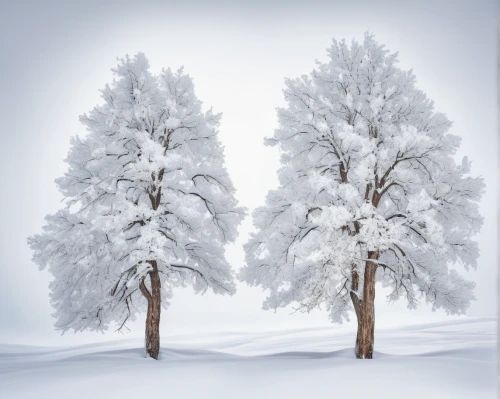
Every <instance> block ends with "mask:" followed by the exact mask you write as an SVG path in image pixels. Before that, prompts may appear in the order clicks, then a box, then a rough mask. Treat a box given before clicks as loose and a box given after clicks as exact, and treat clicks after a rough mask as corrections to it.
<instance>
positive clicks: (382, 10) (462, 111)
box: [0, 0, 497, 344]
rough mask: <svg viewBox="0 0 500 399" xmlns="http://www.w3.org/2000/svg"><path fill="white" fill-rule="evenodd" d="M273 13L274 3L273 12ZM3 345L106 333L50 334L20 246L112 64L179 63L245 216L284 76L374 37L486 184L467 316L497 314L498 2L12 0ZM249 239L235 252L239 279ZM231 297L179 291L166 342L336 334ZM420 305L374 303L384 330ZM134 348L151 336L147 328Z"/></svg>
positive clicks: (414, 316) (263, 177) (265, 180)
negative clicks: (335, 44)
mask: <svg viewBox="0 0 500 399" xmlns="http://www.w3.org/2000/svg"><path fill="white" fill-rule="evenodd" d="M268 3H271V4H268ZM0 7H1V8H0V15H2V16H3V18H2V19H3V21H2V23H1V24H0V33H1V35H2V38H3V40H2V43H1V44H0V50H1V55H2V61H3V62H2V74H1V75H0V84H1V86H0V87H1V90H2V95H1V96H0V110H1V112H2V132H1V133H0V134H1V138H2V140H1V142H0V143H1V144H0V174H1V182H2V188H1V195H0V220H2V226H3V228H2V230H1V231H0V272H1V275H0V277H1V278H0V342H25V343H40V344H46V343H49V344H65V343H70V342H84V341H92V340H99V339H109V338H111V339H114V338H116V337H117V336H116V334H114V333H111V332H110V333H109V334H108V335H107V336H105V337H104V336H102V335H99V334H89V333H83V334H79V335H73V334H69V335H67V336H64V337H63V338H60V337H59V335H58V333H56V332H54V331H53V328H52V324H53V319H52V318H51V316H50V315H51V313H52V309H51V307H50V305H49V297H48V295H49V290H48V282H49V280H50V277H49V275H48V273H47V272H39V271H38V270H37V266H36V265H35V264H34V263H33V262H31V252H30V250H29V248H28V247H27V245H26V237H27V236H28V235H31V234H34V233H37V232H38V231H39V230H40V228H41V226H42V224H43V217H44V215H45V214H47V213H53V212H55V211H56V210H57V209H58V208H59V207H60V205H61V204H60V200H61V195H60V194H59V193H58V191H57V189H56V186H55V184H54V179H55V178H56V177H58V176H60V175H62V174H63V173H64V171H65V170H66V165H65V163H64V162H63V160H64V158H65V156H66V154H67V151H68V149H69V138H70V137H71V136H73V135H75V134H84V133H85V131H84V128H83V127H82V126H81V125H80V124H79V122H78V116H79V115H80V114H82V113H84V112H87V111H89V110H90V109H91V108H92V107H93V106H94V105H96V104H98V103H100V101H101V99H100V97H99V92H98V89H101V88H102V87H103V86H104V84H105V83H106V82H109V81H110V80H111V79H112V74H111V71H110V68H112V67H114V66H115V65H116V58H117V57H123V56H124V55H125V54H126V53H128V54H131V55H132V54H135V53H136V52H138V51H143V52H145V53H146V56H147V57H148V58H149V60H150V63H151V66H152V69H153V71H155V72H158V71H160V70H161V68H162V67H165V68H166V67H169V66H170V67H172V68H178V67H180V66H181V65H184V67H185V70H186V72H187V73H189V74H190V75H191V76H192V77H193V79H194V83H195V89H196V94H197V95H198V97H199V98H200V99H201V100H202V101H203V102H204V104H205V106H206V107H209V106H213V108H214V110H215V111H217V112H222V113H223V118H222V124H221V128H220V136H221V140H222V141H223V143H224V145H225V147H226V162H227V168H228V170H229V172H230V174H231V176H232V178H233V182H234V184H235V186H236V188H237V190H238V192H237V196H238V198H239V200H240V202H241V204H242V205H245V206H247V207H248V208H250V209H253V208H254V207H256V206H258V205H260V204H262V203H263V201H264V197H265V195H266V193H267V190H269V189H270V188H273V187H274V186H275V185H276V182H277V180H276V169H277V167H278V160H279V154H278V152H277V150H276V149H273V148H268V147H264V145H263V138H264V136H268V135H271V134H272V132H273V129H274V128H275V127H276V123H277V118H276V112H275V108H276V107H277V106H281V105H283V104H284V100H283V96H282V89H283V87H284V84H283V82H284V78H285V77H297V76H299V75H301V74H306V73H309V72H310V71H311V70H312V69H313V67H314V65H315V63H314V60H315V59H320V60H325V59H326V48H327V47H329V46H330V43H331V39H332V38H333V37H335V38H337V39H340V38H343V37H345V38H346V39H348V40H350V39H352V38H356V39H358V40H361V39H362V37H363V33H364V32H365V31H370V32H372V33H374V34H375V36H376V39H377V40H378V41H380V42H381V43H384V44H385V45H386V46H387V47H388V48H389V49H390V50H392V51H399V59H400V65H401V67H403V68H405V69H409V68H413V70H414V72H415V74H416V76H417V80H418V86H419V87H420V88H421V89H423V90H424V91H425V92H426V93H427V95H428V96H429V97H430V98H431V99H433V100H434V101H435V106H436V109H437V110H439V111H441V112H444V113H446V114H447V116H448V117H449V118H450V119H451V120H452V121H454V126H453V128H452V132H453V133H455V134H458V135H460V136H462V138H463V144H462V150H461V154H460V155H468V156H469V158H470V159H471V160H472V161H473V166H472V171H473V173H474V174H476V175H481V176H483V177H484V178H485V180H486V185H487V190H486V194H485V195H484V197H483V201H482V203H481V211H482V214H483V215H484V216H485V223H484V227H483V230H482V233H481V234H480V235H479V237H478V240H479V243H480V249H481V257H480V260H479V268H478V270H477V272H474V271H472V272H468V273H467V272H464V274H465V275H466V276H467V277H468V278H470V279H473V280H475V281H476V282H477V288H476V296H477V301H476V302H475V303H474V304H473V305H472V306H471V308H470V312H469V315H471V316H494V315H496V304H497V299H496V297H497V291H496V281H497V252H496V243H497V224H496V221H497V218H496V217H495V214H496V210H497V203H496V199H497V195H496V191H497V175H496V173H497V167H496V165H497V129H496V123H497V121H496V109H497V107H496V86H495V82H496V16H497V4H496V2H495V1H494V0H478V1H452V0H437V1H431V0H429V1H419V2H410V1H408V2H401V1H380V0H377V1H356V2H345V1H324V2H321V1H308V2H298V1H296V2H294V1H274V2H264V1H253V2H248V3H247V4H241V2H230V1H213V2H202V1H198V2H196V1H184V2H178V1H161V2H160V1H158V2H154V1H144V2H135V1H134V2H132V1H130V2H129V1H72V2H65V1H58V2H56V1H44V2H40V1H14V0H12V1H3V2H2V4H1V6H0ZM250 228H251V220H250V218H248V219H247V220H246V221H245V222H244V223H243V225H242V227H241V228H240V238H239V239H238V241H237V243H236V244H235V245H232V246H231V247H230V248H229V249H228V258H229V260H230V262H231V263H232V264H233V265H234V267H235V269H238V268H239V267H240V266H241V265H242V263H243V251H242V247H241V245H242V243H244V242H245V241H246V239H247V236H248V231H249V230H250ZM238 288H239V291H238V292H237V293H236V294H235V295H234V296H233V297H215V296H214V295H212V294H207V295H205V296H195V295H194V294H193V293H192V291H191V290H190V289H184V290H182V291H181V290H178V291H177V292H176V293H175V297H174V299H173V303H172V306H171V308H170V309H169V310H168V311H167V312H163V314H162V332H163V333H164V334H167V333H169V332H183V331H188V332H189V331H196V330H224V329H228V330H248V329H252V330H266V329H278V328H285V327H314V326H321V325H328V323H329V322H328V319H327V314H326V312H322V311H315V312H312V313H311V314H306V315H300V314H294V315H289V313H290V311H291V310H288V309H282V310H279V311H278V312H277V313H273V312H264V311H262V310H261V303H262V300H263V298H264V297H265V295H264V294H263V293H262V292H261V290H260V289H258V288H249V287H246V286H245V285H243V284H239V286H238ZM444 317H446V316H445V315H444V314H443V313H442V312H435V313H433V312H431V310H430V308H429V307H428V306H425V305H423V306H422V307H421V308H420V309H419V310H417V311H408V310H406V305H405V303H404V302H399V303H396V304H392V305H388V304H387V303H386V300H385V298H384V295H383V292H382V290H380V289H379V291H378V293H377V326H384V325H390V324H398V323H412V322H423V321H426V320H439V319H442V318H444ZM132 327H133V328H132V332H131V334H130V335H129V336H130V337H132V336H141V335H142V334H143V318H139V321H138V323H137V324H135V325H133V326H132Z"/></svg>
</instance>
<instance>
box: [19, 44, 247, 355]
mask: <svg viewBox="0 0 500 399" xmlns="http://www.w3.org/2000/svg"><path fill="white" fill-rule="evenodd" d="M113 72H114V75H115V77H116V79H115V80H114V81H113V83H112V85H111V86H110V85H106V87H105V88H104V90H102V97H103V99H104V104H103V105H101V106H97V107H95V108H94V109H93V110H92V111H91V112H90V113H89V114H88V115H83V116H82V117H81V122H82V123H83V124H84V125H85V126H86V127H87V130H88V134H87V136H86V137H85V138H84V139H80V138H78V137H76V138H74V139H73V140H72V148H71V150H70V152H69V155H68V158H67V160H66V161H67V163H68V164H69V170H68V172H67V173H66V174H65V175H64V176H63V177H61V178H59V179H57V180H56V183H57V185H58V186H59V188H60V190H61V192H62V193H63V195H64V197H65V199H66V203H65V207H64V209H62V210H59V211H58V212H57V213H55V214H54V215H48V216H47V217H46V220H47V223H46V225H45V226H44V227H43V233H42V234H39V235H35V236H34V237H30V238H29V239H28V242H29V245H30V246H31V248H32V249H33V250H34V257H33V259H34V261H35V262H36V263H37V264H38V265H40V267H41V268H42V269H43V268H45V267H48V270H49V272H50V273H51V274H52V275H53V277H54V280H53V282H52V283H51V286H50V288H51V302H52V304H53V306H54V307H55V309H56V313H55V316H56V317H57V322H56V327H57V328H58V329H60V330H62V331H66V330H68V329H73V330H75V331H80V330H84V329H90V330H104V329H106V328H107V326H108V325H109V324H110V323H115V324H116V326H117V328H118V329H119V330H121V329H122V328H124V327H125V328H126V323H127V321H129V320H134V319H135V317H136V316H135V315H136V313H137V312H140V311H143V310H144V309H147V316H146V340H145V345H146V353H147V355H148V356H150V357H153V358H155V359H157V358H158V354H159V349H160V335H159V325H160V311H161V307H162V306H163V308H167V307H168V305H169V298H170V297H171V295H172V288H173V287H176V286H186V285H187V284H190V285H192V286H193V288H194V290H195V291H196V292H205V291H206V290H207V289H208V288H210V289H212V290H213V291H214V292H215V293H220V294H233V293H234V291H235V285H234V281H233V273H232V271H231V268H230V265H229V264H228V262H227V261H226V259H225V255H224V245H225V244H226V243H228V242H232V241H234V239H235V237H236V233H237V231H236V227H237V225H238V224H239V222H240V221H241V219H242V217H243V216H244V209H243V208H239V207H237V201H236V199H235V197H234V192H235V189H234V187H233V185H232V183H231V180H230V178H229V175H228V173H227V171H226V169H225V167H224V154H223V147H222V145H221V143H220V141H219V139H218V137H217V132H218V131H217V128H218V125H219V120H220V115H218V114H213V113H212V111H211V110H209V111H208V112H205V113H203V112H202V110H201V102H200V101H199V100H198V99H197V98H196V96H195V94H194V91H193V83H192V80H191V78H190V77H189V76H188V75H185V74H184V73H183V71H182V69H180V70H178V71H177V72H175V73H174V72H172V71H171V70H170V69H168V70H163V71H162V73H161V74H160V75H153V74H152V73H150V71H149V63H148V60H147V59H146V57H145V56H144V54H141V53H139V54H137V55H136V56H135V57H133V58H129V57H128V56H127V57H126V58H125V59H122V60H120V63H119V65H118V67H117V68H116V69H114V70H113Z"/></svg>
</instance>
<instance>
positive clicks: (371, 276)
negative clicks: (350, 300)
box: [356, 251, 378, 359]
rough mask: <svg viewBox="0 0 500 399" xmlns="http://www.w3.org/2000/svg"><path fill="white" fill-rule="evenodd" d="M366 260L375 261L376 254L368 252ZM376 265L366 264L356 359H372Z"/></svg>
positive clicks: (368, 262) (373, 263) (372, 263)
mask: <svg viewBox="0 0 500 399" xmlns="http://www.w3.org/2000/svg"><path fill="white" fill-rule="evenodd" d="M368 259H373V260H377V259H378V252H373V251H370V252H368ZM376 271H377V264H376V263H375V262H370V261H367V262H366V266H365V275H364V283H363V300H362V301H361V304H360V309H359V310H360V312H359V316H358V334H357V338H356V357H357V358H358V359H371V358H373V344H374V338H375V336H374V332H375V273H376Z"/></svg>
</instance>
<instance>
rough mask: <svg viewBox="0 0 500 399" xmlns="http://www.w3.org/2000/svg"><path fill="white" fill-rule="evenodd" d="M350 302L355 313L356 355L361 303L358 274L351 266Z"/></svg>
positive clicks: (353, 266)
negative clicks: (356, 329)
mask: <svg viewBox="0 0 500 399" xmlns="http://www.w3.org/2000/svg"><path fill="white" fill-rule="evenodd" d="M351 277H352V279H351V292H350V296H351V300H352V304H353V306H354V311H355V312H356V320H357V321H358V333H357V335H356V349H355V351H356V354H357V353H358V346H359V323H360V322H361V301H360V300H359V297H358V288H359V273H358V271H357V269H356V265H352V271H351Z"/></svg>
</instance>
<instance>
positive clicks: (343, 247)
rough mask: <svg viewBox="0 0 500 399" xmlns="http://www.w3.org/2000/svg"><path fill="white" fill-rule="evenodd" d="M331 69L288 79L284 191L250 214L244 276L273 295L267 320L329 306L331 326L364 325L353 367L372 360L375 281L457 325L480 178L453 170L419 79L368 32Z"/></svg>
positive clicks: (447, 138)
mask: <svg viewBox="0 0 500 399" xmlns="http://www.w3.org/2000/svg"><path fill="white" fill-rule="evenodd" d="M328 55H329V60H328V62H327V63H318V67H317V69H316V70H314V71H313V72H312V73H311V74H310V75H308V76H306V75H304V76H301V77H300V78H298V79H294V80H286V88H285V90H284V94H285V98H286V101H287V107H286V108H283V109H279V110H278V116H279V123H280V125H279V128H278V129H277V130H276V131H275V134H274V137H273V138H270V139H268V140H267V144H270V145H278V146H279V148H280V150H281V152H282V157H281V163H282V167H281V169H280V170H279V187H278V188H277V189H275V190H272V191H270V192H269V194H268V196H267V199H266V204H265V206H263V207H261V208H258V209H257V210H256V211H255V212H254V215H253V216H254V224H255V226H256V228H257V231H256V233H254V234H252V236H251V238H250V240H249V242H248V243H247V244H246V245H245V250H246V260H247V265H246V266H245V267H244V268H243V269H242V270H241V272H240V274H239V277H240V278H241V279H242V280H244V281H246V282H248V283H249V284H251V285H260V286H262V287H264V288H265V289H268V290H269V292H270V294H269V296H268V298H267V300H266V302H265V303H264V308H273V309H276V308H278V307H282V306H286V305H288V304H290V303H298V305H296V306H297V308H298V309H300V310H303V311H310V310H311V309H313V308H315V307H319V306H320V305H322V304H324V305H325V306H326V307H327V309H328V310H329V313H330V318H331V320H332V321H333V322H342V321H343V320H348V318H349V311H350V310H352V309H354V311H355V314H356V317H357V320H358V333H357V339H356V356H357V357H358V358H363V359H366V358H371V357H372V355H373V345H374V322H375V316H374V298H375V286H376V282H377V281H380V282H381V283H382V284H383V285H384V286H386V287H390V295H389V299H390V300H391V301H392V300H396V299H397V298H399V297H401V296H402V297H404V298H406V300H407V301H408V307H409V308H414V307H415V306H416V305H417V304H418V303H419V302H420V301H422V300H425V301H427V302H430V303H431V304H432V306H433V308H442V309H444V310H445V311H446V312H448V313H450V314H461V313H464V312H465V310H466V309H467V307H468V305H469V303H470V301H471V300H472V299H473V298H474V295H473V288H474V283H473V282H470V281H466V280H464V279H463V278H462V277H461V276H460V275H459V274H458V273H457V272H456V271H455V268H454V266H453V264H454V263H459V264H462V265H463V266H464V267H465V268H466V269H468V268H469V267H474V268H475V267H476V259H477V256H478V246H477V243H476V242H475V241H474V240H473V238H474V235H475V234H476V233H477V232H478V231H479V229H480V227H481V225H482V218H481V216H480V215H479V213H478V205H477V202H478V201H479V199H480V197H481V193H482V191H483V182H482V179H481V178H474V177H470V176H469V175H468V173H469V166H470V163H469V161H468V160H467V158H464V159H463V161H462V162H461V163H460V164H458V165H457V164H456V163H455V160H454V155H455V154H456V151H457V149H458V147H459V144H460V139H459V138H458V137H456V136H453V135H451V134H449V133H447V132H448V130H449V128H450V126H451V123H450V121H449V120H448V119H447V118H446V117H445V116H444V115H443V114H440V113H437V112H435V111H434V109H433V103H432V102H431V101H430V100H429V99H427V98H426V96H425V94H424V93H423V92H422V91H420V90H419V89H417V88H416V87H415V76H414V75H413V74H412V72H411V71H403V70H401V69H399V68H398V67H397V66H396V62H397V54H391V53H390V52H389V51H388V50H387V49H385V47H384V46H383V45H380V44H378V43H377V42H376V41H375V40H374V38H373V36H372V35H369V34H366V35H365V38H364V42H363V43H361V44H359V43H357V42H356V41H353V42H352V44H351V45H348V44H347V43H346V42H345V41H344V40H342V41H340V42H338V41H335V40H334V41H333V44H332V46H331V47H330V49H329V50H328Z"/></svg>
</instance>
